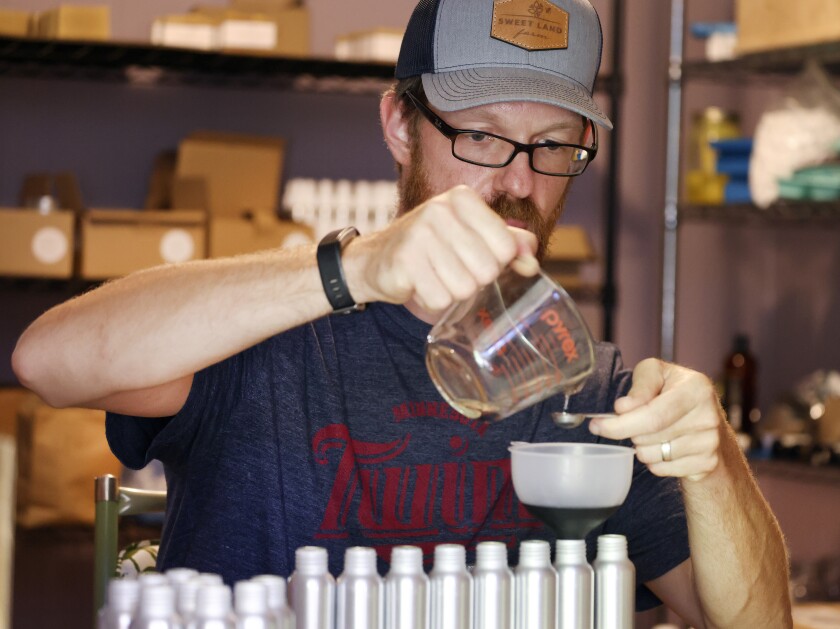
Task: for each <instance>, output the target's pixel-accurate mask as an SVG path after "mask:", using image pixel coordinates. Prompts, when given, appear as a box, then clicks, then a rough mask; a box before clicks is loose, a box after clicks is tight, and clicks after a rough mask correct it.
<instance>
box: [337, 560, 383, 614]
mask: <svg viewBox="0 0 840 629" xmlns="http://www.w3.org/2000/svg"><path fill="white" fill-rule="evenodd" d="M382 591H383V585H382V578H381V577H380V576H379V574H378V573H377V572H376V551H375V550H373V548H367V547H364V546H354V547H352V548H348V549H347V550H346V551H344V571H343V572H342V573H341V574H340V575H339V577H338V579H337V580H336V614H335V616H336V619H335V620H336V623H335V627H336V629H382V621H383V618H382V617H383V607H382V606H383V600H382Z"/></svg>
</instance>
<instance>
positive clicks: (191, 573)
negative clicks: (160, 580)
mask: <svg viewBox="0 0 840 629" xmlns="http://www.w3.org/2000/svg"><path fill="white" fill-rule="evenodd" d="M163 576H165V577H166V580H167V581H169V583H171V584H172V585H173V586H174V587H175V593H176V594H177V593H178V586H179V585H181V584H182V583H184V582H186V581H189V580H190V579H193V578H195V577H197V576H198V570H193V569H192V568H170V569H169V570H167V571H166V572H164V573H163Z"/></svg>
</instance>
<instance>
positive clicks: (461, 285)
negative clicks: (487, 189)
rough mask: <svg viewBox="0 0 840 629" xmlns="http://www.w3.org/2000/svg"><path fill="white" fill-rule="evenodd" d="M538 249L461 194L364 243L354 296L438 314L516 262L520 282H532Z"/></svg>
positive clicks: (526, 235)
mask: <svg viewBox="0 0 840 629" xmlns="http://www.w3.org/2000/svg"><path fill="white" fill-rule="evenodd" d="M351 244H352V243H351ZM536 247H537V243H536V238H535V236H534V235H533V234H531V233H530V232H528V231H526V230H521V229H516V228H512V227H508V226H507V225H506V224H505V222H504V220H502V219H501V218H500V217H499V216H498V215H497V214H496V213H495V212H494V211H493V210H492V209H491V208H490V207H489V206H488V205H487V204H486V203H485V202H484V200H483V199H482V198H481V197H480V196H479V195H478V194H476V193H475V192H474V191H473V190H471V189H470V188H467V187H465V186H459V187H457V188H453V189H452V190H449V191H447V192H445V193H444V194H442V195H438V196H437V197H434V198H432V199H430V200H429V201H427V202H426V203H424V204H423V205H421V206H419V207H417V208H415V209H414V210H411V211H409V212H407V213H406V214H404V215H403V216H402V217H400V218H399V219H398V220H397V221H395V222H394V223H392V224H391V225H390V226H389V227H388V228H386V229H385V230H383V232H381V233H380V234H377V235H376V238H373V239H371V241H368V247H367V250H366V255H367V261H366V262H365V263H364V264H363V266H364V268H365V271H364V274H363V277H364V280H363V281H364V282H366V285H365V286H363V287H362V288H360V289H359V290H360V291H362V290H364V291H365V294H370V295H372V296H373V297H372V299H371V300H379V301H389V302H392V303H405V302H406V301H408V300H410V299H413V300H414V301H415V302H416V303H417V304H418V305H420V306H421V307H422V308H424V309H426V310H430V311H440V310H443V309H445V308H447V307H449V306H450V305H451V304H452V303H454V302H456V301H461V300H464V299H467V298H468V297H470V296H471V295H473V294H475V292H476V291H477V290H479V289H480V288H481V287H483V286H486V285H488V284H490V283H492V282H493V281H494V280H495V279H496V278H497V277H498V276H499V274H500V273H501V272H502V270H503V269H504V268H505V267H507V266H508V265H509V264H511V263H512V261H514V260H515V259H516V260H517V261H516V263H515V265H514V266H515V268H516V269H517V270H518V271H519V272H520V273H521V274H523V275H529V276H530V275H534V274H536V273H537V272H538V271H539V264H538V263H537V261H536V259H535V258H534V257H533V254H534V251H536ZM355 251H356V252H358V251H360V248H357V249H356V250H355ZM351 288H352V287H351ZM354 294H355V293H354Z"/></svg>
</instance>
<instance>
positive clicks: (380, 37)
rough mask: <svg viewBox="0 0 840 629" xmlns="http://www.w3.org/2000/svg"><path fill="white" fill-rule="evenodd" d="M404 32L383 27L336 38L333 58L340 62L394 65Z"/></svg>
mask: <svg viewBox="0 0 840 629" xmlns="http://www.w3.org/2000/svg"><path fill="white" fill-rule="evenodd" d="M404 34H405V31H403V30H402V29H397V28H386V27H384V26H382V27H379V28H373V29H369V30H366V31H358V32H355V33H348V34H347V35H341V36H339V37H337V38H336V41H335V57H336V59H341V60H351V59H352V60H357V61H382V62H390V63H396V61H397V57H399V55H400V47H401V45H402V39H403V35H404Z"/></svg>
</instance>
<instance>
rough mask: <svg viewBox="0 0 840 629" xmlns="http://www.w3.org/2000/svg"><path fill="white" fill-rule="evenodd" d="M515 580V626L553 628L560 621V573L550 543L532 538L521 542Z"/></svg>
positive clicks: (539, 628)
mask: <svg viewBox="0 0 840 629" xmlns="http://www.w3.org/2000/svg"><path fill="white" fill-rule="evenodd" d="M514 576H515V582H516V586H515V588H516V629H554V627H555V625H556V624H557V573H556V572H555V571H554V568H553V567H552V565H551V546H549V544H548V542H546V541H545V540H538V539H530V540H525V541H524V542H522V543H521V544H519V565H517V566H516V570H515V571H514Z"/></svg>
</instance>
